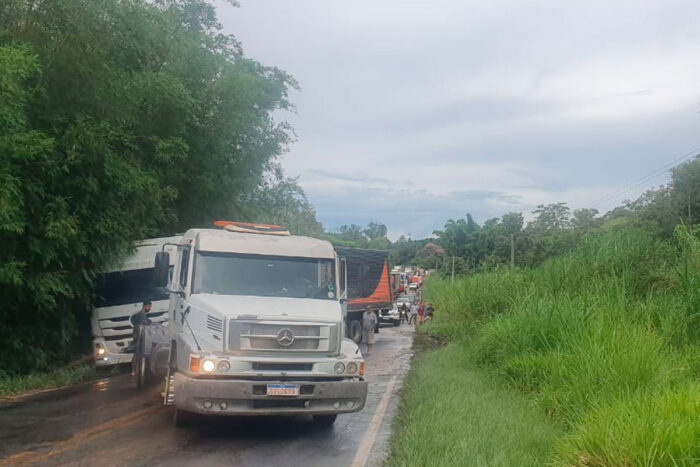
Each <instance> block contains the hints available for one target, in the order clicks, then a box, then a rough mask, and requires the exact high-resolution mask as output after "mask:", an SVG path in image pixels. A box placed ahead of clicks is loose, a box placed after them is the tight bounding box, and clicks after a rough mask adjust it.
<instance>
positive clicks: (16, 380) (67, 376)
mask: <svg viewBox="0 0 700 467" xmlns="http://www.w3.org/2000/svg"><path fill="white" fill-rule="evenodd" d="M97 375H98V373H97V370H96V369H95V365H92V364H85V363H83V364H77V365H67V366H64V367H61V368H58V369H56V370H53V371H48V372H44V373H32V374H29V375H21V376H8V375H5V376H0V398H3V397H11V396H13V395H16V394H21V393H26V392H31V391H39V390H43V389H53V388H60V387H63V386H70V385H73V384H77V383H82V382H85V381H89V380H91V379H94V378H96V377H97Z"/></svg>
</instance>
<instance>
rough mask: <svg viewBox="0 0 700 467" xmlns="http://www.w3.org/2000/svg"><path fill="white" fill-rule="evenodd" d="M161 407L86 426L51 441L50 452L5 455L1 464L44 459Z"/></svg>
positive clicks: (33, 461)
mask: <svg viewBox="0 0 700 467" xmlns="http://www.w3.org/2000/svg"><path fill="white" fill-rule="evenodd" d="M161 408H162V407H161V406H155V407H148V408H146V409H142V410H139V411H137V412H134V413H130V414H128V415H124V416H123V417H119V418H115V419H112V420H109V421H107V422H105V423H102V424H100V425H97V426H94V427H91V428H86V429H85V430H82V431H79V432H77V433H76V434H74V435H73V436H71V437H70V438H69V439H67V440H65V441H58V442H55V443H51V445H50V450H49V451H48V452H37V451H24V452H20V453H17V454H14V455H12V456H10V457H5V458H4V459H0V466H6V465H30V464H35V463H37V462H41V461H44V460H46V459H48V458H50V457H53V456H55V455H57V454H60V453H62V452H65V451H68V450H70V449H72V448H75V447H77V446H78V445H80V444H81V443H84V442H86V441H89V440H93V439H95V438H99V437H100V436H104V435H106V434H109V433H110V432H111V431H112V430H116V429H118V428H123V427H125V426H127V425H130V424H132V423H135V422H137V421H138V420H140V419H142V418H144V417H146V416H148V415H151V414H154V413H156V412H157V411H159V410H161Z"/></svg>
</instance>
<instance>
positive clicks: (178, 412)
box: [173, 409, 197, 428]
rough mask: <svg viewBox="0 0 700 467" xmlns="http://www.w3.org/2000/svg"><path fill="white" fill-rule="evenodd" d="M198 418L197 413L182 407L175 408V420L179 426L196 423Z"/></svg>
mask: <svg viewBox="0 0 700 467" xmlns="http://www.w3.org/2000/svg"><path fill="white" fill-rule="evenodd" d="M196 419H197V415H196V414H193V413H192V412H188V411H186V410H182V409H175V414H173V422H174V423H175V426H176V427H179V428H184V427H188V426H192V425H194V422H195V421H196Z"/></svg>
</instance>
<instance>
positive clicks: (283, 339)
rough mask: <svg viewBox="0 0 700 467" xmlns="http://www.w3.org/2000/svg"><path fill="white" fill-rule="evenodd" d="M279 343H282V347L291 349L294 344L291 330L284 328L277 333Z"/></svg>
mask: <svg viewBox="0 0 700 467" xmlns="http://www.w3.org/2000/svg"><path fill="white" fill-rule="evenodd" d="M277 342H279V343H280V345H281V346H282V347H289V346H290V345H292V344H293V343H294V333H293V332H292V330H291V329H288V328H284V329H281V330H280V332H278V333H277Z"/></svg>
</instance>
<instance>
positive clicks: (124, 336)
mask: <svg viewBox="0 0 700 467" xmlns="http://www.w3.org/2000/svg"><path fill="white" fill-rule="evenodd" d="M179 240H180V237H165V238H151V239H148V240H143V241H140V242H138V243H136V245H135V251H134V253H133V254H132V255H131V256H129V257H128V258H126V259H125V260H124V262H123V263H122V264H121V266H119V267H118V268H114V269H111V270H107V271H105V272H103V273H102V274H100V275H99V276H98V277H97V290H96V293H95V300H94V303H93V309H92V315H91V317H90V325H91V328H92V343H93V345H92V347H93V357H94V359H95V365H97V366H109V365H116V364H119V363H131V359H132V353H131V347H132V346H131V344H132V339H133V329H132V326H131V321H130V318H131V316H132V315H133V314H135V313H138V312H139V311H140V310H141V306H142V304H143V302H144V301H150V302H151V303H152V308H151V311H150V313H148V318H149V319H150V320H151V321H153V322H156V323H163V322H166V321H167V319H168V294H167V292H165V291H164V290H163V289H158V288H157V287H154V286H153V283H152V278H153V266H154V257H155V254H156V252H157V251H160V250H162V249H163V245H165V244H166V243H169V242H170V243H176V242H178V241H179ZM170 248H172V250H171V251H175V250H174V248H173V247H170ZM174 259H175V258H174V256H173V261H174ZM171 266H172V264H171Z"/></svg>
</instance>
